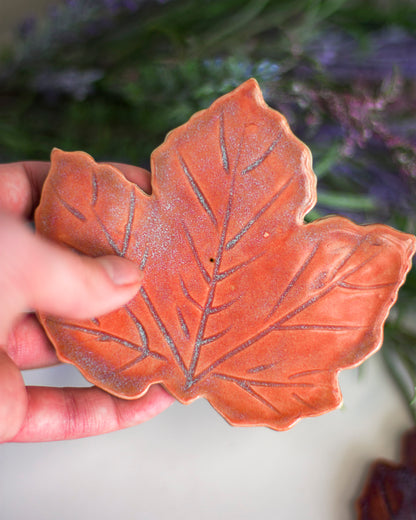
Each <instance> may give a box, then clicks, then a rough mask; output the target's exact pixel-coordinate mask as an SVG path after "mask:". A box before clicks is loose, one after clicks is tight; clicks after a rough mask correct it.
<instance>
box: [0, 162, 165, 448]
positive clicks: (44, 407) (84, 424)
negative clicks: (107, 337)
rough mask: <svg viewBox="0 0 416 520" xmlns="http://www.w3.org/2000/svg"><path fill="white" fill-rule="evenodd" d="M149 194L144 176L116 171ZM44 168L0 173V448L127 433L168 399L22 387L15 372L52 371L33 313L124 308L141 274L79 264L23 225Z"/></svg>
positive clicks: (115, 265)
mask: <svg viewBox="0 0 416 520" xmlns="http://www.w3.org/2000/svg"><path fill="white" fill-rule="evenodd" d="M117 166H118V168H119V169H121V170H122V171H123V173H124V174H125V175H126V177H127V178H128V179H129V180H131V181H132V182H136V184H138V185H139V186H140V187H141V188H143V189H144V190H147V191H150V179H149V174H148V172H146V171H145V170H142V169H140V168H135V167H133V166H127V165H117ZM48 170H49V163H46V162H45V163H42V162H24V163H13V164H4V165H0V442H7V441H13V442H36V441H52V440H63V439H75V438H79V437H87V436H90V435H98V434H101V433H106V432H109V431H113V430H117V429H121V428H126V427H129V426H132V425H135V424H138V423H141V422H143V421H146V420H148V419H150V418H151V417H153V416H154V415H156V414H158V413H159V412H161V411H163V410H164V409H165V408H167V407H168V406H169V405H170V404H171V403H172V402H173V398H172V397H171V396H170V395H169V394H168V393H167V392H165V391H164V390H163V389H162V388H161V387H160V386H158V385H155V386H152V387H151V388H150V389H149V391H148V392H147V393H146V394H145V395H144V396H143V397H141V398H140V399H135V400H131V401H128V400H123V399H119V398H117V397H114V396H112V395H110V394H108V393H106V392H104V391H103V390H100V389H99V388H97V387H89V388H50V387H26V386H25V384H24V380H23V377H22V374H21V372H20V371H21V370H24V369H30V368H39V367H46V366H50V365H53V364H56V363H58V362H59V361H58V359H57V357H56V354H55V351H54V349H53V347H52V345H51V344H50V342H49V341H48V339H47V337H46V335H45V333H44V332H43V329H42V327H41V326H40V324H39V322H38V321H37V319H36V317H35V316H34V314H31V313H30V311H31V310H32V309H35V310H40V311H43V312H47V313H49V314H53V315H59V316H62V317H66V318H75V319H86V318H92V317H94V316H97V315H100V314H104V313H106V312H109V311H111V310H114V309H116V308H118V307H121V306H122V305H124V304H125V303H127V302H128V301H129V300H130V299H131V298H133V296H134V295H135V294H136V292H137V290H138V289H139V287H140V281H141V274H140V272H139V270H138V269H137V266H135V265H134V264H133V263H132V262H129V261H128V260H126V259H123V258H119V257H117V256H106V257H101V258H98V259H93V258H88V257H82V256H81V255H77V254H76V253H73V252H71V251H69V250H67V249H63V248H61V247H60V246H57V245H56V244H53V243H51V242H49V241H47V240H45V239H44V238H42V237H39V236H36V235H35V234H34V233H33V232H32V231H31V230H30V229H29V226H27V225H26V224H25V222H24V220H25V219H30V218H31V217H32V215H33V211H34V209H35V207H36V206H37V205H38V202H39V198H40V193H41V190H42V185H43V181H44V179H45V178H46V175H47V173H48Z"/></svg>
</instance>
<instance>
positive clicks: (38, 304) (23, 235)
mask: <svg viewBox="0 0 416 520" xmlns="http://www.w3.org/2000/svg"><path fill="white" fill-rule="evenodd" d="M141 279H142V273H141V272H140V271H139V269H138V267H137V266H136V265H135V264H133V263H132V262H130V261H128V260H126V259H123V258H119V257H117V256H104V257H101V258H97V259H93V258H89V257H84V256H81V255H78V254H76V253H74V252H72V251H69V250H67V249H64V248H62V247H60V246H57V245H56V244H53V243H51V242H49V241H47V240H46V239H44V238H42V237H40V236H37V235H35V234H33V233H32V232H31V231H30V230H29V229H28V228H27V226H26V225H25V224H24V223H22V222H19V221H18V220H16V219H14V218H13V217H10V216H8V215H4V214H0V344H1V342H2V340H4V337H5V335H6V337H7V332H8V330H9V328H10V327H11V325H12V322H13V321H14V319H15V318H16V317H17V315H18V314H20V313H21V312H23V311H25V310H28V309H36V310H39V311H42V312H46V313H49V314H53V315H58V316H62V317H66V318H74V319H84V318H85V319H86V318H92V317H95V316H99V315H100V314H105V313H107V312H110V311H112V310H115V309H116V308H118V307H121V306H122V305H124V304H125V303H127V302H128V301H129V300H130V299H131V298H133V296H134V295H135V294H136V292H137V290H138V288H139V286H140V282H141Z"/></svg>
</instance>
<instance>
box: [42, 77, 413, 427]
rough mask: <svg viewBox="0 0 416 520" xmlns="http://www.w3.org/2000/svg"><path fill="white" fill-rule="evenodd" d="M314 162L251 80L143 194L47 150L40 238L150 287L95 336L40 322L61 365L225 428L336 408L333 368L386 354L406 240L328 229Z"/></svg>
mask: <svg viewBox="0 0 416 520" xmlns="http://www.w3.org/2000/svg"><path fill="white" fill-rule="evenodd" d="M315 185H316V179H315V176H314V174H313V171H312V168H311V155H310V152H309V150H308V148H307V147H306V146H305V145H304V144H303V143H301V142H300V141H299V140H298V139H297V138H296V137H295V136H294V135H293V134H292V133H291V131H290V129H289V127H288V124H287V122H286V120H285V119H284V117H283V116H282V115H281V114H279V113H278V112H276V111H274V110H272V109H271V108H269V107H268V106H267V105H266V104H265V103H264V101H263V98H262V96H261V92H260V89H259V87H258V85H257V83H256V81H255V80H253V79H251V80H249V81H247V82H245V83H244V84H242V85H241V86H240V87H239V88H237V89H236V90H234V91H233V92H231V93H229V94H227V95H225V96H223V97H222V98H220V99H218V100H217V101H216V102H215V103H213V105H212V106H211V107H210V108H209V109H208V110H204V111H202V112H199V113H197V114H195V115H194V116H193V117H192V118H191V119H190V120H189V121H188V123H186V124H185V125H183V126H181V127H179V128H177V129H176V130H173V131H172V132H170V133H169V135H168V136H167V138H166V140H165V142H164V143H163V144H162V145H161V146H160V147H159V148H157V149H156V150H155V151H154V152H153V154H152V189H153V191H152V194H151V195H148V194H146V193H144V192H143V191H141V190H140V189H139V188H138V187H137V186H136V185H134V184H132V183H130V182H128V181H127V180H125V178H124V177H123V175H122V174H121V173H120V172H119V171H118V170H117V169H116V168H114V167H112V166H109V165H98V164H96V163H95V162H94V161H93V159H92V158H91V157H90V156H89V155H87V154H86V153H84V152H74V153H65V152H62V151H59V150H55V151H54V152H53V154H52V167H51V171H50V174H49V176H48V178H47V180H46V182H45V186H44V191H43V193H42V200H41V203H40V206H39V208H38V210H37V212H36V226H37V229H38V231H39V233H41V234H43V235H45V236H47V237H49V238H50V239H52V240H56V241H58V242H61V243H63V244H65V245H67V246H69V247H72V248H75V249H76V250H78V251H81V252H82V253H84V254H87V255H91V256H99V255H104V254H117V255H120V256H125V257H126V258H130V259H133V260H135V261H136V262H137V263H138V264H139V265H140V268H141V269H143V271H144V274H145V278H144V284H143V287H142V289H141V290H140V292H139V293H138V294H137V296H136V297H135V298H134V300H132V301H131V302H130V303H129V304H128V305H126V306H125V307H123V308H121V309H119V310H118V311H116V312H112V313H111V314H108V315H105V316H100V317H97V318H96V319H94V320H91V321H83V322H73V321H64V320H60V319H56V318H52V317H48V316H40V319H41V322H42V324H43V326H44V327H45V330H46V331H47V333H48V335H49V337H50V338H51V340H52V342H53V343H54V345H55V346H56V349H57V351H58V354H59V356H60V358H61V359H62V360H64V361H68V362H70V363H73V364H75V365H76V366H78V367H79V369H80V370H81V371H82V373H83V374H84V375H85V377H86V378H87V379H88V380H90V381H91V382H93V383H94V384H96V385H98V386H100V387H102V388H104V389H105V390H107V391H108V392H111V393H112V394H115V395H117V396H120V397H124V398H128V399H132V398H136V397H138V396H140V395H142V394H143V393H144V392H146V390H147V389H148V387H149V385H151V384H153V383H162V384H163V386H164V387H165V388H166V389H167V390H168V391H169V392H171V393H172V394H173V395H174V396H175V397H176V398H177V399H178V400H179V401H181V402H182V403H189V402H191V401H193V400H194V399H196V398H197V397H200V396H202V397H205V398H207V399H208V400H209V402H210V403H211V404H212V405H213V406H214V407H215V408H216V409H217V410H218V411H219V412H220V413H221V414H222V415H223V416H224V417H225V418H226V419H227V420H228V421H229V422H230V423H232V424H238V425H266V426H269V427H271V428H274V429H276V430H281V429H286V428H288V427H290V426H291V425H292V424H293V423H294V422H295V421H297V420H298V419H299V418H301V417H305V416H313V415H318V414H321V413H323V412H326V411H328V410H332V409H334V408H336V407H337V406H339V404H340V402H341V394H340V390H339V387H338V382H337V374H338V372H339V370H340V369H343V368H347V367H352V366H356V365H357V364H359V363H360V362H362V361H363V360H364V359H365V358H367V357H368V356H369V355H370V354H372V353H373V352H374V351H375V350H377V349H378V348H379V347H380V344H381V341H382V327H383V322H384V321H385V319H386V317H387V314H388V311H389V309H390V307H391V306H392V305H393V303H394V301H395V299H396V297H397V291H398V289H399V286H400V285H401V284H402V283H403V280H404V277H405V275H406V273H407V271H408V270H409V268H410V260H411V256H412V254H413V253H414V251H415V239H414V237H412V236H410V235H406V234H404V233H400V232H398V231H396V230H394V229H392V228H389V227H386V226H382V225H371V226H357V225H355V224H353V223H352V222H350V221H349V220H347V219H345V218H340V217H333V218H326V219H322V220H320V221H316V222H314V223H311V224H305V223H304V222H303V218H304V216H305V214H306V213H307V212H308V211H309V210H310V209H311V208H312V207H313V205H314V204H315V201H316V189H315Z"/></svg>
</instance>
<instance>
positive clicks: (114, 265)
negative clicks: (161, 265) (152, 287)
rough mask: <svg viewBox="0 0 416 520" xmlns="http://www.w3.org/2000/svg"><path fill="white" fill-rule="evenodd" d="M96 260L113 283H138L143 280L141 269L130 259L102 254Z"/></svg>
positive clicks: (121, 284)
mask: <svg viewBox="0 0 416 520" xmlns="http://www.w3.org/2000/svg"><path fill="white" fill-rule="evenodd" d="M96 261H97V262H98V263H99V264H101V266H102V267H103V268H104V270H105V272H106V274H107V276H108V277H109V278H110V280H111V281H112V282H113V284H114V285H117V286H123V285H140V284H141V282H142V280H143V271H140V269H139V267H138V266H137V265H136V264H135V263H133V262H131V261H130V260H127V259H125V258H120V257H118V256H102V257H99V258H97V259H96Z"/></svg>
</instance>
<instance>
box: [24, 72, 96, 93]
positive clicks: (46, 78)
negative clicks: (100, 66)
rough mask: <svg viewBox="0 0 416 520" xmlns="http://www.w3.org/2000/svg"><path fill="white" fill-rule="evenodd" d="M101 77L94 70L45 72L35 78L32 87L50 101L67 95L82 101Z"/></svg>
mask: <svg viewBox="0 0 416 520" xmlns="http://www.w3.org/2000/svg"><path fill="white" fill-rule="evenodd" d="M102 76H103V73H102V72H101V71H99V70H95V69H89V70H76V69H67V70H63V71H52V70H47V71H43V72H40V73H38V74H37V75H36V76H35V78H34V79H33V81H32V87H33V89H34V90H35V91H37V92H39V93H41V94H43V95H44V96H45V97H46V98H48V99H49V100H50V101H54V100H55V99H57V98H58V97H59V96H61V95H62V94H66V95H69V96H71V97H72V98H74V99H75V100H77V101H83V100H84V99H86V98H87V96H88V95H90V94H91V93H92V92H93V90H94V84H95V83H96V82H97V81H98V80H99V79H101V78H102Z"/></svg>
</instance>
